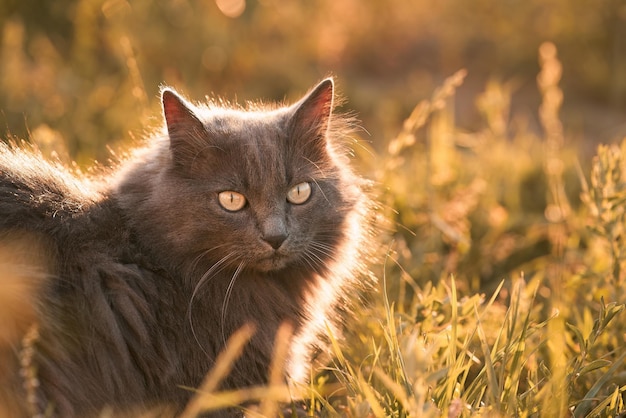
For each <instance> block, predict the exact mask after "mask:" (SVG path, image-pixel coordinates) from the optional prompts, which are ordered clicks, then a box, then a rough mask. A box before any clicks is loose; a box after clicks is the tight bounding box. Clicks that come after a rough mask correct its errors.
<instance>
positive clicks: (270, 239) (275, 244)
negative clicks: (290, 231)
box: [263, 233, 287, 250]
mask: <svg viewBox="0 0 626 418" xmlns="http://www.w3.org/2000/svg"><path fill="white" fill-rule="evenodd" d="M286 239H287V234H282V233H281V234H273V235H267V236H264V237H263V241H265V242H267V243H268V244H269V245H271V246H272V248H273V249H275V250H277V249H279V248H280V246H281V245H283V242H285V240H286Z"/></svg>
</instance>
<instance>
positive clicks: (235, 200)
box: [217, 191, 246, 212]
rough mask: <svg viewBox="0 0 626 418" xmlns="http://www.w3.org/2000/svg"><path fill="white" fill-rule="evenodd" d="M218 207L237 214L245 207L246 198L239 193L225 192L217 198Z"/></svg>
mask: <svg viewBox="0 0 626 418" xmlns="http://www.w3.org/2000/svg"><path fill="white" fill-rule="evenodd" d="M217 198H218V200H219V202H220V205H221V206H222V207H223V208H224V209H226V210H228V211H231V212H237V211H238V210H241V209H242V208H243V207H244V206H245V205H246V198H245V197H244V195H242V194H241V193H237V192H231V191H225V192H221V193H220V194H219V195H218V196H217Z"/></svg>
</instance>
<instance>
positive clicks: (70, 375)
mask: <svg viewBox="0 0 626 418" xmlns="http://www.w3.org/2000/svg"><path fill="white" fill-rule="evenodd" d="M333 101H334V87H333V81H332V79H326V80H324V81H322V82H321V83H320V84H318V85H317V86H316V87H315V88H314V89H312V90H311V91H310V92H309V93H308V94H307V95H306V96H305V97H303V98H302V99H301V100H300V101H299V102H297V103H295V104H294V105H292V106H285V107H271V106H263V105H251V107H250V108H248V109H245V110H243V109H235V108H230V107H221V106H218V105H215V104H213V103H209V104H206V105H194V104H191V103H189V102H188V101H186V100H185V99H183V98H181V97H180V96H179V95H178V94H177V93H175V92H174V91H173V90H171V89H168V88H166V89H163V91H162V104H163V114H164V118H165V126H164V130H163V132H162V133H161V134H158V135H154V136H152V137H150V138H148V140H147V141H146V144H145V146H143V147H141V148H139V149H136V150H135V151H133V152H132V153H131V154H130V156H129V157H128V158H127V159H126V160H125V161H123V162H121V163H119V164H118V166H116V167H114V168H112V169H111V170H110V171H108V172H106V173H102V174H100V175H92V176H85V175H81V174H79V173H76V172H75V170H70V169H68V168H67V167H64V166H62V165H61V164H58V163H55V162H49V161H45V160H44V159H43V158H42V157H41V156H40V155H39V154H38V153H37V152H36V151H33V150H27V149H24V147H22V149H20V148H19V147H17V146H15V144H13V145H7V144H4V143H2V142H0V276H2V277H0V280H2V281H4V284H5V285H6V284H7V283H16V282H17V283H27V284H28V286H31V285H32V286H31V287H28V289H29V292H30V293H29V294H34V295H35V296H34V297H33V300H32V301H31V300H30V299H28V300H27V301H25V302H24V304H25V305H27V306H26V307H22V308H21V309H22V310H21V311H20V312H21V313H20V314H15V315H13V316H14V317H11V315H8V316H5V318H4V319H3V320H2V322H4V323H3V324H0V326H2V327H3V328H5V325H7V324H10V325H13V326H14V328H15V329H16V330H17V331H16V332H13V333H10V334H9V333H7V334H6V335H3V334H0V355H2V356H3V359H2V363H3V364H4V365H3V366H2V370H0V372H3V377H0V384H1V385H2V387H1V388H0V403H2V404H1V405H0V413H1V412H2V411H3V409H2V408H4V409H5V410H6V411H9V412H10V413H11V414H12V416H26V415H36V414H50V415H51V416H59V417H90V416H98V414H99V413H100V412H101V411H102V410H103V409H105V408H109V409H108V410H109V411H113V412H114V413H116V414H118V413H124V412H128V411H136V410H142V409H150V408H160V407H167V408H169V411H171V412H172V413H176V412H180V411H181V410H182V408H183V407H184V405H185V404H186V402H187V401H188V400H189V398H190V397H191V395H192V392H191V391H190V390H189V389H185V388H190V387H191V388H193V387H198V386H199V385H200V383H201V382H202V379H203V377H204V376H205V374H206V373H207V372H208V371H209V370H210V369H211V367H212V366H213V365H214V361H215V358H216V356H217V355H218V354H219V353H220V352H221V351H222V349H223V348H224V345H225V341H226V340H227V338H228V337H229V336H230V335H231V334H232V333H233V332H235V331H236V330H238V329H239V328H240V327H242V326H243V325H245V324H252V325H254V327H255V329H256V332H255V334H254V336H253V337H252V339H251V340H250V342H249V343H248V345H247V346H246V347H245V349H244V351H243V354H242V355H241V357H240V358H239V359H238V360H237V362H236V363H235V364H234V366H233V369H232V371H231V372H230V374H229V375H228V376H227V377H226V378H225V379H224V380H223V381H222V382H221V385H220V389H233V388H242V387H247V386H252V385H261V384H263V383H265V382H266V381H267V373H268V368H269V365H270V362H271V359H272V352H273V345H274V337H275V333H276V331H277V329H278V327H279V326H280V325H281V324H282V323H285V322H286V323H289V324H290V325H291V326H292V327H293V330H294V333H293V339H292V341H291V344H290V346H289V347H290V348H289V350H290V351H289V357H288V365H287V373H286V376H285V379H289V380H290V381H294V382H302V381H305V380H306V376H307V374H308V373H310V363H311V361H312V356H313V354H314V353H315V351H316V350H317V349H319V345H320V342H321V341H322V340H323V338H321V337H320V335H321V334H322V333H323V332H324V331H325V326H326V325H325V324H326V321H330V322H331V323H332V322H337V321H338V319H337V315H335V314H334V312H335V309H336V308H338V307H341V306H342V305H343V304H344V303H343V302H344V299H343V298H344V296H343V294H344V293H345V291H346V289H348V288H350V287H351V286H355V285H356V284H357V280H358V279H359V278H360V277H361V274H362V273H363V272H364V268H363V264H362V263H363V259H364V258H363V254H364V252H363V247H364V244H363V240H364V238H365V236H366V235H367V228H366V227H365V225H366V224H367V222H366V220H365V218H366V216H367V210H368V205H369V203H368V199H367V197H366V194H365V193H364V192H363V184H364V183H363V181H362V180H361V179H360V178H359V177H358V176H356V175H355V174H354V173H353V171H352V170H351V169H350V167H349V161H348V157H347V152H346V149H344V145H345V144H344V143H345V140H346V138H347V135H348V133H349V129H348V126H349V125H350V124H349V123H348V121H347V120H346V119H345V118H343V117H341V116H340V115H337V114H336V113H334V112H333ZM16 242H17V243H18V244H19V245H13V244H15V243H16ZM5 247H6V248H11V249H12V250H11V251H17V252H18V253H19V256H15V255H11V256H8V257H4V258H3V257H2V249H3V248H5ZM16 248H17V250H16ZM20 248H21V251H20ZM15 272H17V273H15ZM5 288H6V286H5ZM1 300H2V299H1V298H0V301H1ZM24 312H29V313H28V314H25V313H24ZM15 317H19V318H22V320H21V321H22V322H21V323H17V322H15V321H16V319H15ZM23 318H28V319H29V320H28V321H27V322H28V324H24V323H23V322H24V319H23ZM26 325H28V326H26ZM5 360H6V361H5ZM233 414H235V413H234V412H233V410H232V409H231V410H229V411H222V412H216V413H214V415H211V416H222V415H223V416H231V415H233Z"/></svg>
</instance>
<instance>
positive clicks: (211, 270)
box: [187, 247, 234, 357]
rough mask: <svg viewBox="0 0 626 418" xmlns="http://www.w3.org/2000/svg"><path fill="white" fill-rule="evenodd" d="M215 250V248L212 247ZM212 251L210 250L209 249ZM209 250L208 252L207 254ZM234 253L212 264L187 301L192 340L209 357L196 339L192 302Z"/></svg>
mask: <svg viewBox="0 0 626 418" xmlns="http://www.w3.org/2000/svg"><path fill="white" fill-rule="evenodd" d="M214 248H216V247H214ZM211 250H212V249H211ZM211 250H208V251H207V253H208V252H209V251H211ZM233 256H234V253H229V254H227V255H226V256H224V257H222V258H221V259H220V260H219V261H218V262H217V263H215V264H213V265H212V266H211V268H209V269H208V270H207V271H206V272H205V273H204V274H203V275H202V277H200V280H198V283H197V284H196V286H195V287H194V289H193V293H192V294H191V298H190V299H189V305H188V308H187V317H188V320H189V325H190V327H191V334H192V335H193V338H194V340H195V341H196V343H197V344H198V346H199V347H200V349H201V350H202V351H203V352H204V354H205V355H206V356H207V357H209V353H207V351H206V350H205V349H204V347H203V346H202V343H201V342H200V339H199V338H198V335H197V333H196V329H195V327H194V325H193V316H192V308H193V301H194V299H195V298H196V295H197V294H198V291H199V290H200V288H201V287H202V286H203V285H204V284H205V283H206V282H207V281H208V280H210V279H211V278H213V277H214V276H215V274H217V273H219V272H220V271H222V270H223V269H224V264H225V263H226V262H227V261H228V260H229V259H231V258H233Z"/></svg>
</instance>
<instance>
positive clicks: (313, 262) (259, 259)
mask: <svg viewBox="0 0 626 418" xmlns="http://www.w3.org/2000/svg"><path fill="white" fill-rule="evenodd" d="M332 98H333V86H332V82H331V81H330V80H326V81H325V82H322V83H321V84H320V85H319V86H318V87H317V88H316V89H315V90H314V91H313V92H312V93H310V94H309V95H308V96H307V97H305V98H304V99H303V100H301V101H300V102H299V103H298V104H296V105H294V106H292V107H289V108H282V109H277V110H273V111H260V112H244V111H236V110H232V109H213V110H207V109H195V108H193V107H192V106H191V105H190V104H188V103H186V102H185V101H183V100H182V99H181V98H180V97H178V96H177V95H175V94H174V93H173V92H171V91H169V90H166V91H164V93H163V105H164V112H165V117H166V121H167V127H168V133H169V138H170V152H171V167H170V169H169V170H168V171H167V173H166V174H165V175H164V176H163V178H162V179H161V182H162V183H163V186H164V189H163V190H164V194H165V193H166V194H167V197H166V199H167V201H168V202H170V203H169V206H170V207H169V208H166V209H165V210H167V211H168V212H169V213H170V214H172V215H170V216H174V217H175V219H173V224H172V228H171V229H170V231H169V233H168V234H167V235H168V239H170V240H171V242H172V243H173V244H174V245H177V246H180V248H181V249H184V250H185V251H184V252H185V253H186V254H189V256H190V257H193V258H194V259H193V260H192V261H193V262H197V263H203V264H205V263H206V264H208V265H210V266H212V268H214V269H215V270H221V269H229V270H233V269H234V270H240V271H241V270H255V271H258V272H261V273H271V272H275V271H281V270H284V269H287V268H296V269H299V270H317V271H321V270H323V269H324V267H325V265H327V264H328V262H329V261H330V260H332V258H333V254H334V253H335V248H336V246H337V245H338V244H339V242H340V241H341V240H342V239H343V227H342V226H343V223H344V222H345V217H346V216H347V213H348V212H349V211H350V210H351V206H352V205H353V203H354V202H353V200H354V199H355V196H354V194H355V190H357V187H356V185H355V184H349V183H350V180H349V179H346V178H345V177H346V176H345V175H344V174H345V173H344V171H343V169H342V168H341V167H339V165H338V164H339V163H338V160H337V158H335V157H333V151H332V148H331V145H330V144H329V143H328V141H329V138H328V135H329V134H328V126H329V120H330V118H331V109H332ZM162 197H165V196H162Z"/></svg>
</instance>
